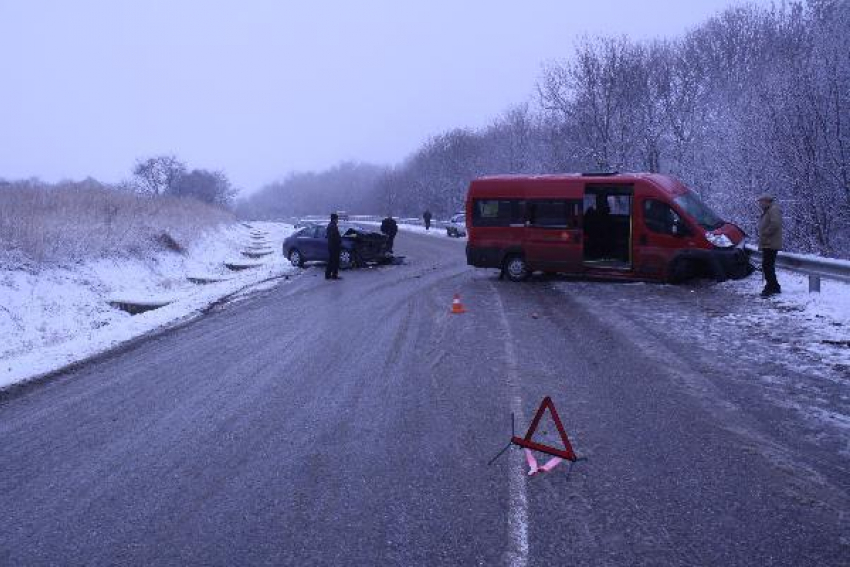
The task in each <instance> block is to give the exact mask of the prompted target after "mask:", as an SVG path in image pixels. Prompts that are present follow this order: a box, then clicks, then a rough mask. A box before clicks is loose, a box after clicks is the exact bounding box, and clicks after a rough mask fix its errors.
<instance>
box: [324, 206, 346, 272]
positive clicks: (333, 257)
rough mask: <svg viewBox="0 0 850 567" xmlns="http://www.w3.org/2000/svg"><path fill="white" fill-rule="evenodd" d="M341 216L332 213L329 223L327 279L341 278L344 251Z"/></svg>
mask: <svg viewBox="0 0 850 567" xmlns="http://www.w3.org/2000/svg"><path fill="white" fill-rule="evenodd" d="M338 221H339V216H338V215H337V214H336V213H333V214H331V222H329V223H328V229H327V235H328V265H327V267H326V268H325V279H326V280H338V279H340V278H339V254H340V252H342V236H341V235H340V234H339V226H338V225H337V222H338Z"/></svg>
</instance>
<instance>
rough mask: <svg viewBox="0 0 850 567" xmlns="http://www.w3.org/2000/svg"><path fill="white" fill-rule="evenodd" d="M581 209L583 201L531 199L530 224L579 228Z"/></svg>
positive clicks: (544, 226) (546, 226)
mask: <svg viewBox="0 0 850 567" xmlns="http://www.w3.org/2000/svg"><path fill="white" fill-rule="evenodd" d="M580 210H581V201H567V200H560V199H559V200H545V201H544V200H540V201H536V200H535V201H529V202H528V224H529V225H530V226H534V227H537V228H559V229H564V228H578V226H579V218H580V213H579V211H580Z"/></svg>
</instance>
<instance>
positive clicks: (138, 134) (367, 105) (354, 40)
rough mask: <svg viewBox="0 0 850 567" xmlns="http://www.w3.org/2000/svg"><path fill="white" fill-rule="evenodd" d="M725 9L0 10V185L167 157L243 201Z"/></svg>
mask: <svg viewBox="0 0 850 567" xmlns="http://www.w3.org/2000/svg"><path fill="white" fill-rule="evenodd" d="M733 3H734V2H730V0H693V1H686V0H641V1H640V2H638V1H635V0H589V1H588V0H586V1H581V2H579V1H567V0H560V1H557V0H538V1H535V2H518V1H516V0H487V1H484V0H454V1H450V0H359V1H343V0H336V1H330V0H314V1H308V0H302V1H300V2H288V1H285V0H279V1H274V0H265V1H261V0H241V1H229V0H228V1H214V0H168V1H167V0H149V1H141V0H139V1H134V2H133V1H129V0H127V1H122V0H100V1H95V0H54V1H47V0H17V1H16V0H0V177H6V178H22V177H30V176H34V175H35V176H40V177H42V178H43V179H46V180H50V181H55V180H58V179H61V178H75V179H76V178H82V177H85V176H87V175H92V176H94V177H96V178H98V179H101V180H104V181H119V180H120V179H122V178H125V177H127V176H128V172H129V170H130V168H131V167H132V165H133V162H134V161H135V158H137V157H140V156H144V155H150V154H158V153H172V152H173V153H176V154H177V155H178V156H179V157H180V158H182V159H183V160H185V161H187V162H189V165H190V166H193V167H203V168H210V169H224V170H225V171H226V172H227V173H228V175H229V176H230V177H231V179H232V180H233V181H234V182H235V183H236V184H237V185H238V186H240V187H244V188H246V189H248V190H253V189H256V188H257V187H259V186H260V185H262V184H264V183H266V182H269V181H271V180H273V179H277V178H280V177H282V176H284V175H285V174H286V173H287V172H289V171H294V170H306V169H317V168H324V167H327V166H330V165H332V164H334V163H336V162H339V161H341V160H348V159H351V160H360V161H372V162H377V163H393V162H396V161H398V160H400V159H403V158H404V157H405V156H406V155H407V154H409V153H410V152H411V151H413V150H414V149H416V147H417V146H418V145H419V144H420V143H421V142H422V141H423V140H424V139H425V138H427V137H428V136H429V135H432V134H435V133H438V132H440V131H442V130H445V129H448V128H452V127H457V126H473V127H474V126H481V125H484V124H486V123H488V122H489V121H490V120H492V119H493V118H494V117H495V116H497V115H498V114H500V113H501V112H502V111H503V110H505V109H506V108H507V107H508V106H510V105H511V104H514V103H518V102H523V101H525V100H529V99H530V97H531V95H532V93H533V89H534V84H535V81H536V79H537V78H538V76H539V73H540V65H541V63H542V62H543V61H545V60H547V59H561V58H564V57H567V56H568V55H569V54H570V51H571V47H572V45H573V42H574V41H575V39H576V38H578V37H579V36H581V35H582V34H599V33H605V34H609V33H614V34H628V35H630V36H632V37H655V36H675V35H679V34H681V33H683V32H684V31H685V30H686V29H688V28H690V27H692V26H694V25H696V24H698V23H700V22H701V21H703V20H704V19H705V18H707V17H708V16H710V15H712V14H714V13H716V12H717V11H719V10H721V9H723V8H724V7H726V6H728V5H730V4H733ZM757 3H759V4H769V1H768V0H758V1H757Z"/></svg>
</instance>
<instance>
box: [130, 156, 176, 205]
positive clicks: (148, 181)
mask: <svg viewBox="0 0 850 567" xmlns="http://www.w3.org/2000/svg"><path fill="white" fill-rule="evenodd" d="M185 173H186V164H185V163H183V162H182V161H180V160H178V159H177V157H176V156H174V155H161V156H154V157H149V158H146V159H140V160H138V161H137V162H136V165H135V166H134V167H133V176H134V177H135V179H136V181H137V183H138V186H139V188H140V190H141V192H143V193H148V194H150V195H154V196H158V195H164V194H166V193H168V192H170V191H171V190H172V189H173V188H174V185H175V184H176V183H177V180H178V179H179V178H180V177H181V176H182V175H183V174H185Z"/></svg>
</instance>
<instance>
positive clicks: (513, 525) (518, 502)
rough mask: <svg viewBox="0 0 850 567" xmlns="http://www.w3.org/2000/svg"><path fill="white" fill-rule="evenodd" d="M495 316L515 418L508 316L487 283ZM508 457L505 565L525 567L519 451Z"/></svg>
mask: <svg viewBox="0 0 850 567" xmlns="http://www.w3.org/2000/svg"><path fill="white" fill-rule="evenodd" d="M490 287H491V288H492V290H493V296H494V297H495V298H496V305H497V307H498V309H499V316H500V317H501V318H502V327H503V329H504V331H505V357H506V358H507V361H508V368H507V379H508V392H509V395H510V397H511V411H512V412H513V414H514V415H515V416H520V415H522V398H521V396H520V393H519V387H518V383H519V359H518V358H517V354H516V348H515V347H514V341H513V334H512V333H511V327H510V323H509V322H508V316H507V314H506V313H505V306H504V304H503V303H502V298H501V297H499V293H498V292H497V291H496V288H495V286H493V285H492V284H490ZM508 457H509V458H510V462H511V471H512V472H511V475H510V479H509V480H510V485H509V491H510V505H509V506H510V507H509V511H508V538H509V540H510V550H509V556H508V564H509V565H511V566H512V567H525V566H526V565H528V493H527V485H526V475H525V474H523V471H524V462H523V456H522V451H509V452H508Z"/></svg>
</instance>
